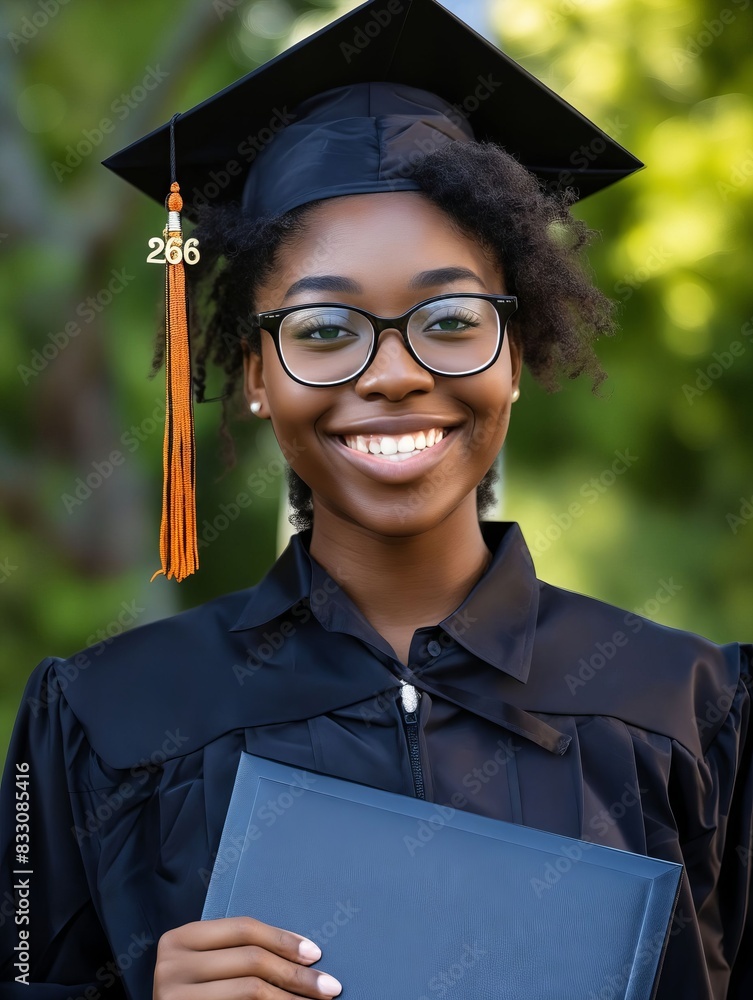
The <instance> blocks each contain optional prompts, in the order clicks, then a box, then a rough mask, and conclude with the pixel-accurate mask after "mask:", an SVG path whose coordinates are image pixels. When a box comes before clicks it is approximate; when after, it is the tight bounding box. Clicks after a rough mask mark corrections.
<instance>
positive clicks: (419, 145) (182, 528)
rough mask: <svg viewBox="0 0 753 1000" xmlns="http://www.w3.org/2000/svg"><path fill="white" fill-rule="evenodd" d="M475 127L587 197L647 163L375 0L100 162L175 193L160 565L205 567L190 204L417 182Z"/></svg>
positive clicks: (454, 23) (509, 68) (520, 79)
mask: <svg viewBox="0 0 753 1000" xmlns="http://www.w3.org/2000/svg"><path fill="white" fill-rule="evenodd" d="M474 138H475V139H477V140H489V141H492V142H496V143H498V144H499V145H501V146H503V147H504V148H505V149H506V150H507V152H508V153H510V154H512V155H513V156H515V157H516V158H517V159H518V160H519V161H520V162H521V163H522V164H523V165H524V166H525V167H527V168H528V169H529V170H531V171H532V172H533V173H534V174H536V175H537V176H538V177H539V178H540V180H541V181H542V182H543V183H544V184H545V185H546V186H547V187H548V188H550V189H562V188H565V187H572V188H574V189H575V191H576V192H577V194H578V196H579V197H584V196H585V195H588V194H592V193H593V192H595V191H598V190H600V189H601V188H604V187H606V186H607V185H608V184H611V183H613V182H614V181H616V180H619V179H620V178H622V177H625V176H627V175H628V174H631V173H632V172H633V171H635V170H637V169H638V168H639V167H641V166H642V164H641V163H640V161H639V160H637V159H636V158H635V157H634V156H632V155H631V154H630V153H628V152H627V150H625V149H623V148H622V147H621V146H620V145H618V143H616V142H614V140H612V139H610V138H609V136H607V135H606V134H605V133H604V132H602V131H601V130H600V129H599V128H597V127H596V126H595V125H594V124H592V123H591V122H590V121H588V119H586V118H584V117H583V115H581V114H580V113H579V112H578V111H576V110H575V109H574V108H572V107H571V106H570V105H569V104H567V103H566V102H565V101H563V100H562V99H561V98H560V97H558V96H557V95H556V94H555V93H553V92H552V91H551V90H549V88H548V87H545V86H544V84H542V83H541V82H540V81H539V80H537V79H535V77H533V76H531V75H530V73H528V72H526V70H524V69H523V68H522V67H521V66H519V65H518V63H516V62H515V61H514V60H512V59H510V58H509V57H508V56H506V55H505V54H504V53H502V52H500V51H499V49H497V48H496V47H495V46H494V45H492V44H491V43H489V42H488V41H486V39H484V38H482V37H481V36H480V35H478V34H477V33H476V32H475V31H473V30H472V29H471V28H470V27H469V26H468V25H467V24H465V23H464V22H463V21H461V20H460V19H459V18H457V17H455V15H453V14H451V13H450V12H449V11H447V10H445V9H444V7H442V6H440V5H439V4H438V3H436V2H435V0H369V2H367V3H364V4H362V5H361V6H360V7H357V8H356V9H355V10H353V11H351V12H350V13H348V14H345V15H344V16H343V17H340V18H338V19H337V20H336V21H333V22H332V24H329V25H327V26H326V27H325V28H322V29H321V30H320V31H318V32H316V34H314V35H312V36H311V37H309V38H307V39H304V40H303V41H302V42H299V43H298V44H297V45H294V46H292V47H291V48H290V49H288V50H287V51H286V52H283V53H282V54H281V55H279V56H277V57H276V58H274V59H272V60H270V61H269V62H268V63H266V64H265V65H263V66H260V67H259V68H258V69H256V70H254V71H253V72H251V73H249V74H247V75H246V76H244V77H243V78H242V79H240V80H238V81H237V82H236V83H233V84H231V85H230V86H229V87H226V88H225V89H224V90H222V91H220V92H219V93H218V94H215V95H214V97H210V98H209V99H208V100H206V101H204V102H203V103H201V104H199V105H197V106H196V107H195V108H192V109H191V110H190V111H187V112H185V113H184V114H180V115H175V116H173V119H172V120H171V121H170V123H168V124H167V125H163V126H162V127H161V128H159V129H156V130H155V131H154V132H151V133H150V134H149V135H147V136H145V137H144V138H143V139H139V140H137V141H136V142H134V143H132V144H131V145H130V146H128V147H126V148H125V149H123V150H121V151H120V152H118V153H115V154H114V155H113V156H110V157H109V158H108V159H107V160H105V161H104V163H105V166H107V167H109V168H110V169H111V170H113V171H115V173H117V174H119V175H120V176H121V177H123V178H125V180H127V181H129V182H130V183H131V184H134V185H135V186H136V187H137V188H139V189H140V190H142V191H144V192H145V193H146V194H148V195H150V196H151V197H152V198H155V199H156V200H157V201H159V202H162V201H163V199H165V194H166V193H167V192H169V197H168V199H167V205H166V207H167V208H168V209H169V216H168V224H167V226H166V228H165V231H164V233H163V237H164V239H163V240H162V241H159V240H158V239H157V240H156V241H155V240H152V241H150V245H154V246H156V247H157V249H155V251H154V252H153V253H152V254H151V255H150V259H151V260H152V261H155V262H162V261H164V262H165V264H166V290H167V338H166V352H165V355H166V372H167V400H168V402H167V414H166V420H165V443H164V466H165V479H164V493H163V511H162V526H161V529H160V550H161V557H162V570H161V571H160V572H164V573H165V574H166V575H167V576H168V577H171V576H175V577H176V578H177V579H178V580H180V579H183V577H185V576H187V575H188V574H190V573H192V572H193V571H194V569H195V568H196V567H197V566H198V554H197V544H196V512H195V499H194V494H195V472H194V446H193V410H192V392H191V369H190V355H189V338H188V327H187V309H186V301H185V274H184V262H185V263H188V264H190V263H192V262H193V261H195V260H196V259H197V258H198V250H197V247H196V240H195V239H191V240H187V241H186V242H185V243H184V242H183V238H182V234H181V226H180V215H179V213H180V211H181V209H182V210H184V211H185V212H186V214H187V215H188V216H189V217H192V216H195V214H196V209H197V208H198V207H199V206H200V205H201V204H204V203H207V202H209V203H215V204H216V203H222V202H238V203H239V204H240V205H241V210H242V212H243V214H244V215H247V216H249V217H250V218H252V219H254V218H260V217H262V216H266V215H277V214H281V213H283V212H285V211H287V210H289V209H291V208H294V207H296V206H298V205H302V204H306V203H307V202H310V201H314V200H317V199H320V198H332V197H336V196H338V195H345V194H362V193H369V192H378V191H395V190H415V189H418V184H417V183H416V181H415V180H414V179H413V165H414V163H415V162H416V157H420V156H421V155H422V154H423V153H426V152H430V151H431V150H433V149H436V148H438V147H439V146H443V145H446V144H448V143H451V142H468V141H470V140H472V139H474ZM178 174H179V175H180V181H181V184H180V185H178V183H177V175H178ZM163 250H164V253H165V256H164V257H159V254H160V253H162V252H163ZM155 575H156V574H155Z"/></svg>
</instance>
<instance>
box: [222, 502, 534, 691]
mask: <svg viewBox="0 0 753 1000" xmlns="http://www.w3.org/2000/svg"><path fill="white" fill-rule="evenodd" d="M481 530H482V534H483V537H484V541H485V542H486V544H487V546H488V548H489V549H490V551H491V553H492V561H491V563H490V564H489V567H488V568H487V570H486V572H485V573H484V575H483V576H482V577H481V579H480V580H479V581H478V582H477V583H476V584H475V586H474V587H473V589H472V590H471V592H470V593H469V594H468V596H467V597H466V598H465V600H464V601H463V602H462V604H461V605H460V607H459V608H458V609H457V610H456V611H454V612H453V613H452V614H450V615H448V616H447V617H446V618H444V619H443V620H442V621H441V622H439V623H438V627H439V628H441V629H442V630H443V631H444V632H446V633H447V634H448V635H449V636H450V637H451V638H452V639H454V640H455V641H456V642H457V643H459V644H460V645H461V646H463V647H464V648H465V649H467V650H468V652H470V653H472V654H473V655H474V656H476V657H478V658H479V659H481V660H483V661H484V662H486V663H488V664H489V665H490V666H493V667H495V668H496V669H497V670H500V671H502V672H503V673H506V674H509V675H510V676H511V677H514V678H515V679H516V680H518V681H521V682H524V683H525V681H527V679H528V675H529V672H530V669H531V655H532V650H533V640H534V635H535V630H536V618H537V614H538V604H539V582H538V580H537V579H536V573H535V570H534V566H533V561H532V559H531V554H530V552H529V550H528V546H527V545H526V543H525V540H524V539H523V535H522V533H521V531H520V528H519V527H518V525H517V523H516V522H513V521H510V522H493V521H483V522H481ZM310 543H311V531H310V530H308V531H303V532H300V533H299V534H297V535H294V536H293V537H292V538H291V540H290V542H289V544H288V546H287V548H286V549H285V551H284V552H283V553H282V555H281V556H280V558H279V559H278V560H277V562H276V563H275V564H274V566H272V568H271V569H270V571H269V572H268V573H267V575H266V576H265V577H264V578H263V579H262V581H261V582H260V583H259V584H258V585H257V586H256V587H255V588H254V590H253V593H252V594H251V596H250V598H249V600H248V601H247V603H246V605H245V607H244V608H243V611H242V612H241V614H240V617H239V618H238V619H237V621H236V622H235V624H234V625H232V627H231V629H230V631H231V632H240V631H243V630H244V629H250V628H257V627H259V626H261V625H266V624H267V623H268V622H270V621H273V620H274V619H275V618H279V617H280V616H281V615H284V614H285V613H286V612H288V611H290V609H291V608H293V607H295V606H296V605H304V604H305V605H306V606H307V607H310V609H311V612H312V614H313V615H314V617H315V618H316V619H317V620H318V621H319V623H320V624H321V625H322V627H323V628H325V629H327V630H328V631H341V632H348V633H350V634H351V635H354V636H356V637H357V638H359V639H362V640H363V641H365V642H368V643H370V644H371V645H372V646H375V647H377V648H379V649H381V650H382V651H385V650H387V649H388V647H387V646H386V644H385V642H384V640H382V639H381V637H380V636H379V635H378V633H377V632H376V631H375V630H374V629H373V627H372V626H371V625H370V624H369V623H368V621H367V620H366V619H365V618H364V617H363V615H362V614H361V612H360V611H359V609H358V608H357V607H356V606H355V604H354V603H353V602H352V601H351V599H350V598H349V597H348V596H347V594H345V593H344V592H343V591H342V589H341V588H340V587H339V585H338V584H337V583H336V582H335V581H334V580H333V579H332V578H331V577H330V576H329V574H328V573H327V572H326V570H324V568H323V567H322V566H321V565H320V564H319V563H318V562H317V561H316V560H315V559H314V558H313V557H312V556H311V554H310V552H309V545H310ZM320 591H321V592H323V593H324V594H325V595H326V596H327V599H326V600H317V595H318V593H319V592H320Z"/></svg>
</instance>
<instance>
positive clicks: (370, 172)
mask: <svg viewBox="0 0 753 1000" xmlns="http://www.w3.org/2000/svg"><path fill="white" fill-rule="evenodd" d="M371 81H379V82H384V83H396V84H401V85H403V87H401V88H398V89H397V91H396V92H393V93H392V94H390V92H389V91H388V89H387V88H380V90H379V93H378V94H377V95H376V96H377V98H378V100H377V101H376V102H375V105H374V106H371V105H370V99H369V98H370V97H371V98H373V97H374V96H375V95H374V94H373V91H372V93H371V95H364V94H363V93H361V92H360V91H361V88H354V87H353V85H354V84H359V83H368V82H371ZM336 87H346V88H347V90H345V91H344V92H341V93H340V94H337V95H330V97H329V99H328V100H324V99H323V98H322V97H318V96H315V95H321V94H322V93H323V92H324V91H329V90H332V89H333V88H336ZM405 87H407V88H418V89H419V90H420V91H429V94H423V95H420V96H419V95H417V94H415V93H411V91H410V90H405V89H404V88H405ZM430 95H438V96H439V98H441V101H439V102H438V101H437V100H436V98H433V99H432V98H431V97H430ZM427 98H429V100H427ZM302 102H306V103H305V104H304V103H302ZM440 109H441V110H440ZM442 111H443V112H444V115H442V113H441V112H442ZM427 113H428V115H429V116H430V117H432V118H434V123H435V124H437V123H438V124H439V127H440V129H447V128H450V129H455V130H458V129H462V130H465V131H466V132H468V125H470V127H471V128H472V130H473V135H475V138H476V139H479V140H491V141H494V142H497V143H499V144H500V145H502V146H504V148H505V149H506V150H507V151H508V152H509V153H511V154H512V155H513V156H515V157H516V158H517V159H519V160H520V162H521V163H522V164H523V165H524V166H526V167H528V169H529V170H531V171H532V172H533V173H535V174H536V175H537V176H538V177H540V178H541V180H542V181H544V183H545V184H547V185H548V186H550V187H556V188H563V187H566V186H572V187H574V188H575V189H576V190H577V192H578V194H579V196H580V197H585V196H586V195H589V194H592V193H593V192H595V191H598V190H600V189H601V188H604V187H606V186H607V185H608V184H611V183H613V182H614V181H617V180H620V178H622V177H626V176H627V175H628V174H631V173H633V171H635V170H637V169H638V168H639V167H641V166H642V164H641V162H640V161H639V160H637V159H636V158H635V157H634V156H632V155H631V154H630V153H628V152H627V150H625V149H623V148H622V146H620V145H619V144H618V143H616V142H614V140H612V139H610V138H609V136H607V135H606V134H605V133H604V132H602V131H601V129H599V128H597V127H596V126H595V125H594V124H593V123H592V122H590V121H588V119H586V118H584V117H583V115H581V114H580V113H579V112H578V111H576V110H575V109H574V108H573V107H571V106H570V105H569V104H567V103H566V102H565V101H563V100H562V99H561V98H560V97H558V96H557V95H556V94H555V93H554V92H553V91H551V90H550V89H549V88H548V87H546V86H544V84H543V83H541V82H540V81H539V80H537V79H536V78H535V77H533V76H531V74H530V73H528V72H526V70H524V69H523V68H522V66H520V65H519V64H518V63H516V62H515V61H514V60H513V59H510V58H509V56H506V55H505V54H504V53H503V52H500V50H499V49H498V48H496V46H494V45H492V44H491V43H490V42H488V41H486V39H484V38H482V37H481V35H479V34H477V33H476V32H475V31H473V30H472V29H471V28H470V27H468V25H467V24H465V23H464V22H463V21H461V20H460V19H459V18H457V17H455V15H454V14H451V13H450V12H449V11H447V10H445V8H444V7H442V6H440V5H439V4H438V3H436V2H435V0H370V2H368V3H364V4H362V5H361V6H359V7H356V8H355V10H352V11H351V12H350V13H348V14H345V15H344V16H342V17H340V18H338V19H337V20H336V21H333V22H332V23H331V24H329V25H327V26H326V27H325V28H322V29H321V30H320V31H318V32H316V33H315V34H314V35H311V36H310V37H309V38H306V39H304V40H303V41H302V42H299V43H298V44H296V45H294V46H292V47H291V48H289V49H288V50H286V51H285V52H283V53H282V54H281V55H279V56H277V57H276V58H274V59H272V60H270V61H269V62H268V63H265V64H264V65H263V66H260V67H259V68H258V69H255V70H253V71H252V72H251V73H248V74H247V75H246V76H244V77H242V78H241V79H240V80H238V81H236V82H235V83H233V84H231V85H230V86H229V87H226V88H225V89H224V90H221V91H220V92H219V93H218V94H215V95H214V96H213V97H210V98H209V99H208V100H206V101H204V102H202V103H201V104H199V105H197V106H196V107H195V108H192V109H191V110H190V111H187V112H185V113H184V114H182V115H180V117H179V119H178V121H177V123H176V126H175V142H176V152H177V162H178V165H179V172H180V177H181V188H182V193H183V199H184V203H185V210H186V212H187V214H188V215H189V216H191V215H192V214H193V212H192V210H193V209H194V208H195V206H196V204H197V203H200V202H201V200H202V199H204V200H206V201H213V202H217V201H238V202H240V201H241V200H243V191H244V186H245V184H246V178H247V176H248V175H249V168H252V171H253V169H254V168H255V165H256V166H258V168H259V171H260V174H259V185H258V186H259V188H261V189H262V190H260V191H259V196H258V198H257V199H256V201H255V202H254V203H253V204H252V203H251V202H250V201H249V199H248V198H247V199H246V205H245V206H244V208H245V210H249V209H251V210H252V211H250V212H249V214H253V212H255V211H257V210H259V209H264V210H268V211H278V210H280V209H283V210H284V208H285V207H291V206H290V205H289V204H288V202H289V201H290V200H291V199H290V198H289V197H287V195H290V194H291V192H292V191H293V189H294V188H295V187H296V185H298V186H300V190H301V191H302V190H303V189H304V188H306V189H307V190H308V189H310V190H311V192H312V197H309V198H306V197H303V198H302V199H301V200H299V201H298V204H302V203H303V202H305V201H306V200H313V199H314V197H332V196H334V195H335V194H346V193H356V192H366V191H373V190H379V187H378V186H377V184H378V181H379V177H378V176H377V174H376V172H375V168H378V166H379V157H378V156H372V157H369V156H368V155H367V154H368V151H369V149H372V150H374V148H375V147H374V143H375V142H377V143H380V144H381V151H382V152H385V150H386V151H388V152H389V151H390V149H391V144H392V142H393V140H394V138H395V136H397V138H398V139H400V138H401V137H402V133H401V132H400V130H399V123H398V122H397V121H396V119H397V118H398V117H400V116H404V115H409V116H415V115H418V116H419V117H427ZM307 115H312V116H315V117H312V118H307V117H306V116H307ZM381 116H386V118H387V119H388V126H389V124H390V120H391V123H392V132H389V131H388V133H387V134H386V135H385V134H383V133H381V132H380V128H381V125H380V119H381V120H382V121H383V120H384V119H383V118H381ZM359 118H360V119H361V120H360V122H359V121H358V119H359ZM335 121H339V125H337V126H334V125H333V122H335ZM466 122H467V123H468V125H466ZM315 124H316V125H318V134H313V135H312V132H316V129H315V128H314V126H315ZM286 126H288V127H286ZM333 137H336V138H337V139H338V141H340V142H341V143H348V142H350V143H351V144H352V145H353V144H355V148H357V149H358V155H357V156H354V155H353V153H352V152H351V153H350V156H349V157H348V160H349V163H348V166H349V167H350V168H351V169H350V172H347V171H346V170H345V169H344V168H343V167H342V166H341V169H340V170H338V171H335V173H334V175H333V174H332V171H331V168H332V165H333V163H335V158H328V157H327V148H328V146H329V145H330V143H331V141H332V139H333ZM469 137H472V136H469ZM416 138H418V139H419V140H421V139H422V136H421V135H418V136H417V137H416ZM378 151H379V147H377V152H378ZM393 151H394V150H393ZM410 151H417V152H421V151H422V147H421V145H420V144H416V143H415V142H414V143H413V144H412V146H411V147H410V149H405V150H404V152H405V153H406V154H407V153H409V152H410ZM402 152H403V151H401V150H398V151H397V154H396V155H398V156H400V155H401V153H402ZM338 155H339V154H338ZM257 160H258V164H257ZM405 162H406V161H405V160H402V161H401V162H400V163H399V164H397V169H402V170H403V174H402V175H400V174H398V175H397V176H396V177H392V178H390V177H386V178H382V179H383V181H384V184H383V186H384V188H386V189H388V190H395V189H396V187H397V185H396V184H395V181H400V182H401V183H400V186H401V187H402V188H403V189H404V188H408V187H413V188H416V187H417V185H416V184H415V183H414V182H412V181H411V180H410V178H409V176H407V173H408V171H407V170H406V169H405ZM408 162H409V161H408ZM104 163H105V166H107V167H109V168H110V169H111V170H114V171H115V172H116V173H117V174H119V175H120V176H121V177H123V178H125V180H127V181H129V182H130V183H131V184H134V185H135V186H136V187H138V188H139V189H140V190H142V191H144V192H145V193H146V194H148V195H150V196H151V197H152V198H155V199H157V200H158V201H159V202H162V201H163V199H164V196H165V191H166V190H167V189H168V186H169V179H170V178H169V176H168V167H169V157H168V126H167V125H163V126H162V127H161V128H159V129H156V130H155V131H154V132H151V133H150V134H149V135H147V136H145V137H144V138H143V139H139V140H137V141H136V142H134V143H132V144H131V145H130V146H128V147H126V148H125V149H123V150H121V151H120V152H118V153H115V154H114V155H113V156H111V157H109V158H108V159H107V160H105V161H104ZM262 174H263V175H264V176H263V177H262ZM275 180H280V181H281V182H282V187H283V189H284V190H283V193H284V194H285V195H286V197H279V196H278V193H277V192H272V194H273V195H274V196H273V197H268V195H269V194H270V192H269V191H268V190H267V188H266V186H265V184H266V182H269V181H275ZM359 181H360V184H359ZM390 182H392V183H390ZM364 185H365V186H364ZM315 192H318V193H315Z"/></svg>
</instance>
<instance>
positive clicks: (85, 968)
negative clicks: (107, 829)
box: [0, 658, 125, 1000]
mask: <svg viewBox="0 0 753 1000" xmlns="http://www.w3.org/2000/svg"><path fill="white" fill-rule="evenodd" d="M67 668H68V664H66V663H65V662H64V661H61V660H58V659H55V658H48V659H46V660H43V661H42V662H41V663H40V664H39V666H38V667H37V668H36V670H34V671H33V673H32V674H31V677H30V678H29V681H28V683H27V685H26V690H25V691H24V695H23V700H22V702H21V706H20V708H19V711H18V715H17V718H16V722H15V726H14V729H13V735H12V737H11V743H10V747H9V750H8V758H7V762H6V765H5V772H4V775H3V782H2V788H1V789H0V900H2V904H1V905H0V995H1V996H2V997H3V998H5V997H7V998H8V1000H16V998H19V1000H20V998H24V1000H68V998H71V997H73V998H75V997H81V998H86V1000H96V998H98V997H103V996H105V995H106V996H107V1000H121V998H123V997H124V996H125V994H124V992H123V990H122V986H121V983H120V981H119V980H118V979H117V977H116V976H114V975H113V973H112V970H113V968H116V967H115V965H114V962H113V956H112V952H111V950H110V947H109V945H108V942H107V938H106V936H105V933H104V931H103V929H102V925H101V923H100V921H99V918H98V916H97V911H96V906H95V903H94V900H93V898H92V891H91V886H90V885H89V882H88V879H87V875H86V871H85V869H84V864H83V860H82V856H81V851H80V848H79V841H78V840H77V836H76V832H75V826H74V821H73V814H72V808H71V794H72V792H73V790H74V789H75V788H76V787H78V786H77V775H76V773H75V767H74V766H73V763H74V761H75V758H76V755H77V754H80V752H81V750H82V749H85V748H86V746H88V744H87V742H86V737H85V735H84V733H83V730H82V727H81V725H80V723H79V722H78V720H77V719H76V717H75V716H74V714H73V712H72V710H71V708H70V706H69V705H68V703H67V701H66V699H65V695H64V691H65V687H66V686H67V680H66V670H67ZM27 806H28V810H27V808H26V807H27ZM24 824H26V825H24ZM27 838H28V839H27ZM26 845H28V851H27V850H26V849H25V847H26ZM23 858H26V859H28V860H27V861H23V860H19V859H23ZM95 891H96V890H95ZM23 932H25V933H23ZM19 946H21V947H19ZM23 946H27V948H28V972H27V969H26V966H25V965H24V964H23V963H22V962H20V960H21V959H24V958H26V953H25V952H24V951H23ZM16 963H19V964H18V965H17V964H16ZM108 966H109V967H108ZM25 973H27V974H25Z"/></svg>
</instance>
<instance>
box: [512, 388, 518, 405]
mask: <svg viewBox="0 0 753 1000" xmlns="http://www.w3.org/2000/svg"><path fill="white" fill-rule="evenodd" d="M519 399H520V389H513V391H512V401H513V403H517V401H518V400H519Z"/></svg>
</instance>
